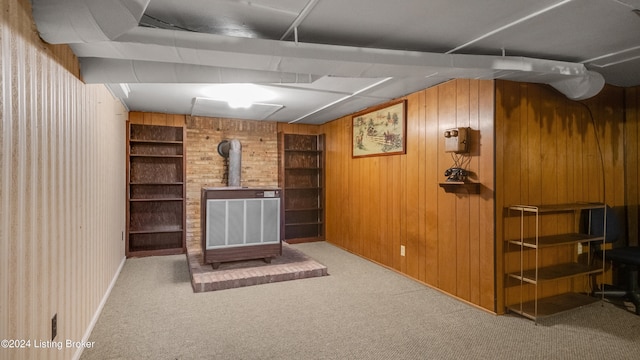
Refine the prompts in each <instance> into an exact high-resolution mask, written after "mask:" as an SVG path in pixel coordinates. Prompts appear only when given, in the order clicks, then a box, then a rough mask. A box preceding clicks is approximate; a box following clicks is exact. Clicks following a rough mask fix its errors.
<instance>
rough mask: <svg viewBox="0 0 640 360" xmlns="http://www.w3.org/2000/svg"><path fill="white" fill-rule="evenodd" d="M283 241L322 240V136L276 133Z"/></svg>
mask: <svg viewBox="0 0 640 360" xmlns="http://www.w3.org/2000/svg"><path fill="white" fill-rule="evenodd" d="M278 140H279V147H280V174H279V177H278V178H279V186H280V187H281V188H282V190H283V203H284V219H283V221H284V239H285V241H287V242H290V243H294V242H308V241H320V240H324V173H323V172H324V154H323V147H324V136H323V135H299V134H284V133H280V134H279V139H278Z"/></svg>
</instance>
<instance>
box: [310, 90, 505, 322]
mask: <svg viewBox="0 0 640 360" xmlns="http://www.w3.org/2000/svg"><path fill="white" fill-rule="evenodd" d="M406 99H407V152H406V154H405V155H394V156H379V157H367V158H356V159H353V158H352V157H351V146H352V141H351V139H352V138H351V136H352V135H351V117H350V116H347V117H344V118H341V119H337V120H335V121H332V122H329V123H327V124H325V125H322V126H321V131H322V132H324V133H325V134H326V148H325V149H326V150H325V151H326V164H327V167H326V180H325V181H326V194H327V195H326V216H327V224H326V232H327V235H326V239H327V240H328V241H329V242H332V243H334V244H336V245H338V246H340V247H342V248H345V249H347V250H349V251H351V252H354V253H356V254H359V255H361V256H363V257H366V258H369V259H371V260H373V261H375V262H377V263H380V264H382V265H385V266H388V267H390V268H392V269H395V270H397V271H400V272H402V273H404V274H406V275H408V276H410V277H412V278H414V279H416V280H419V281H421V282H423V283H425V284H428V285H430V286H432V287H435V288H438V289H441V290H442V291H444V292H447V293H449V294H451V295H453V296H455V297H457V298H460V299H462V300H464V301H467V302H469V303H471V304H474V305H477V306H478V307H481V308H484V309H487V310H489V311H494V301H495V286H494V262H495V256H494V233H493V224H494V219H493V216H494V203H493V197H494V176H493V164H494V162H493V161H494V150H493V146H494V144H493V143H494V133H493V121H494V113H493V108H494V107H493V106H494V87H493V82H492V81H477V80H454V81H450V82H447V83H444V84H442V85H438V86H435V87H432V88H429V89H426V90H423V91H419V92H416V93H414V94H411V95H409V96H407V97H406ZM453 127H470V128H471V129H472V137H471V138H472V142H471V152H470V163H469V170H470V171H471V172H472V176H471V179H472V180H473V181H477V182H480V183H481V184H482V186H481V192H480V194H468V193H466V192H465V191H464V190H463V191H462V192H460V193H448V192H445V191H444V189H443V188H441V187H440V186H439V185H438V184H439V183H440V182H442V181H444V180H445V177H444V175H443V174H444V171H445V170H446V169H447V168H449V167H451V166H452V165H453V160H452V158H451V155H450V154H449V153H445V152H444V136H443V134H444V130H445V129H448V128H453ZM401 245H402V246H405V249H406V256H400V246H401Z"/></svg>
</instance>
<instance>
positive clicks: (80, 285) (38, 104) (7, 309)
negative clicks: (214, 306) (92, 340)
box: [0, 0, 126, 359]
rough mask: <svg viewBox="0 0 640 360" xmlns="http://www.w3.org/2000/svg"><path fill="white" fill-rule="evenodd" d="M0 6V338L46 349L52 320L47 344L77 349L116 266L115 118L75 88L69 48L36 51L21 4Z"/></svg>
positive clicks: (119, 200)
mask: <svg viewBox="0 0 640 360" xmlns="http://www.w3.org/2000/svg"><path fill="white" fill-rule="evenodd" d="M0 4H2V10H3V11H2V14H1V15H0V26H1V27H0V49H1V59H0V61H1V62H0V78H1V80H2V86H1V88H0V100H1V101H0V116H1V117H2V121H1V122H0V124H1V125H0V126H1V127H0V140H1V142H0V177H1V179H0V180H1V182H0V294H1V295H0V318H2V321H0V338H2V339H29V340H31V341H47V340H50V336H51V333H50V332H51V330H50V328H51V318H52V316H53V315H54V314H56V313H57V314H58V335H57V337H56V339H55V340H56V341H65V340H67V339H69V340H73V341H81V340H83V339H84V338H85V337H87V336H88V331H89V330H90V329H91V327H92V324H93V321H95V319H96V318H95V316H96V315H97V312H98V311H99V309H100V306H101V301H103V300H104V297H105V295H106V293H107V292H108V290H109V287H110V285H111V283H112V281H113V280H114V277H115V276H116V275H117V271H118V269H119V266H120V265H121V263H122V260H123V259H124V244H123V242H122V240H121V239H122V231H123V230H124V216H123V214H122V209H123V208H124V195H123V194H124V179H125V178H124V164H123V159H124V122H125V119H126V111H125V110H124V108H123V107H122V105H121V104H120V103H119V102H118V101H116V100H114V99H113V98H112V97H111V95H110V93H109V92H108V91H107V90H106V88H104V86H102V85H92V86H86V85H84V84H83V83H82V82H81V81H79V80H78V78H77V74H78V69H79V67H78V64H77V59H76V58H75V56H73V54H72V53H71V51H70V49H69V48H68V47H66V46H49V45H47V44H43V43H41V41H40V39H39V37H38V35H37V34H36V33H35V32H34V27H33V20H32V19H31V8H30V3H29V2H28V1H26V0H1V1H0ZM118 194H122V196H119V195H118ZM114 195H115V196H114ZM76 350H77V349H73V348H65V347H64V346H63V348H62V350H57V349H36V348H34V347H33V346H32V348H31V349H28V350H25V349H20V350H18V349H15V350H13V349H2V356H3V357H4V356H5V355H6V356H7V358H11V359H26V358H29V359H69V358H72V357H74V356H78V355H79V352H78V351H76Z"/></svg>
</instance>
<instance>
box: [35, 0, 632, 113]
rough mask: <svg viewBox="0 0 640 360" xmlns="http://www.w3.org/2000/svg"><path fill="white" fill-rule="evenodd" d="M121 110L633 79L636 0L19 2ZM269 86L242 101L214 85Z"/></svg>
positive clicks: (309, 102) (360, 103) (583, 94)
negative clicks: (217, 94)
mask: <svg viewBox="0 0 640 360" xmlns="http://www.w3.org/2000/svg"><path fill="white" fill-rule="evenodd" d="M32 5H33V14H34V19H35V21H36V25H37V27H38V31H39V32H40V35H41V37H42V38H43V39H44V40H45V41H47V42H50V43H56V44H69V45H70V46H71V48H72V50H73V51H74V53H75V54H76V55H77V56H78V58H79V59H80V64H81V74H82V77H83V79H84V81H85V82H87V83H104V84H106V85H108V86H109V88H110V89H111V90H112V92H113V93H114V94H116V95H117V96H118V97H120V98H121V99H122V101H123V103H124V104H125V105H126V106H127V107H128V108H129V110H131V111H151V112H165V113H175V114H191V115H201V116H212V117H228V118H239V119H255V120H269V121H282V122H297V123H307V124H321V123H325V122H327V121H330V120H333V119H336V118H339V117H341V116H344V115H347V114H350V113H353V112H357V111H359V110H361V109H363V108H366V107H368V106H372V105H376V104H379V103H383V102H385V101H388V100H391V99H394V98H397V97H401V96H404V95H406V94H409V93H411V92H414V91H417V90H420V89H423V88H427V87H430V86H433V85H436V84H438V83H441V82H444V81H447V80H449V79H451V78H477V79H494V78H502V79H509V80H516V81H527V82H539V83H548V84H550V85H552V86H554V87H555V88H556V89H558V90H560V91H561V92H563V93H565V94H566V95H567V96H568V97H570V98H574V99H582V98H587V97H589V96H592V95H594V94H595V93H597V92H598V91H599V89H600V88H601V87H602V80H604V81H606V83H608V84H612V85H615V86H622V87H629V86H637V85H640V16H639V14H640V10H639V9H640V0H485V1H477V0H458V1H451V0H430V1H425V0H396V1H387V0H304V1H303V0H252V1H245V0H189V1H177V0H117V1H116V0H114V1H104V0H32ZM227 83H254V84H258V86H260V87H264V88H266V89H268V90H270V91H272V92H273V93H274V96H273V97H272V98H271V99H269V101H264V102H260V101H258V102H257V103H256V104H254V106H252V107H250V108H246V109H245V108H238V109H234V108H230V107H229V105H228V104H227V103H226V102H224V101H220V99H215V98H211V97H210V95H209V94H210V90H211V87H212V86H215V85H216V84H227Z"/></svg>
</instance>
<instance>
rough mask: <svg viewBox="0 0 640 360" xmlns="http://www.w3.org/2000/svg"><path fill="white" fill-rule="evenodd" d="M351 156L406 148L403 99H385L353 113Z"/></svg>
mask: <svg viewBox="0 0 640 360" xmlns="http://www.w3.org/2000/svg"><path fill="white" fill-rule="evenodd" d="M351 131H352V134H351V135H352V157H354V158H357V157H366V156H382V155H398V154H404V153H405V152H406V149H405V145H406V100H400V101H394V102H391V103H386V104H383V105H380V106H378V107H375V108H372V109H367V110H365V111H363V112H360V113H357V114H355V115H353V118H352V126H351Z"/></svg>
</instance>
